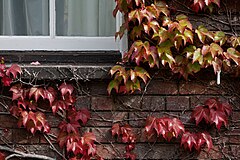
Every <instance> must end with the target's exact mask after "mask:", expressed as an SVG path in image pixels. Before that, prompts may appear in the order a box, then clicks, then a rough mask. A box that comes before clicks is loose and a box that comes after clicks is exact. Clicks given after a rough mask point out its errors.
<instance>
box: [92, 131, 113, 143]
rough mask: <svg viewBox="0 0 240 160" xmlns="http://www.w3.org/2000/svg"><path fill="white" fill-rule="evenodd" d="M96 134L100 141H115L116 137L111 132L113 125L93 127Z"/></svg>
mask: <svg viewBox="0 0 240 160" xmlns="http://www.w3.org/2000/svg"><path fill="white" fill-rule="evenodd" d="M91 130H92V132H93V133H94V135H95V136H96V139H97V141H98V142H100V143H110V142H115V141H116V138H115V137H112V134H111V127H108V128H95V127H94V128H92V129H91Z"/></svg>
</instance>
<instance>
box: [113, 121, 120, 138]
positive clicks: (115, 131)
mask: <svg viewBox="0 0 240 160" xmlns="http://www.w3.org/2000/svg"><path fill="white" fill-rule="evenodd" d="M120 131H121V130H120V125H119V124H118V123H115V124H114V125H113V126H112V129H111V132H112V136H115V135H117V136H119V135H120V134H121V132H120Z"/></svg>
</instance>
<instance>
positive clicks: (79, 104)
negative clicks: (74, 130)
mask: <svg viewBox="0 0 240 160" xmlns="http://www.w3.org/2000/svg"><path fill="white" fill-rule="evenodd" d="M90 99H91V98H90V97H89V96H78V97H77V99H76V104H75V106H76V109H77V110H79V109H82V108H86V109H88V110H90V105H91V100H90Z"/></svg>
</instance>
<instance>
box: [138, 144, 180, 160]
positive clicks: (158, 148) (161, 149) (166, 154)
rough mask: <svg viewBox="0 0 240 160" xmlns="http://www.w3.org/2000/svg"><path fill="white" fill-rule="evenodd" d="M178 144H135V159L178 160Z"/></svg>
mask: <svg viewBox="0 0 240 160" xmlns="http://www.w3.org/2000/svg"><path fill="white" fill-rule="evenodd" d="M179 146H180V145H179V144H177V145H176V144H150V143H149V144H146V143H145V144H141V143H137V144H136V148H135V150H134V152H135V153H137V159H156V160H157V159H179V155H178V154H176V152H177V151H178V149H179Z"/></svg>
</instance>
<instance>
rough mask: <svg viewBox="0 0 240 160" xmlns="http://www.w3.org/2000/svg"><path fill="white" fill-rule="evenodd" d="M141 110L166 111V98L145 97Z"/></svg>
mask: <svg viewBox="0 0 240 160" xmlns="http://www.w3.org/2000/svg"><path fill="white" fill-rule="evenodd" d="M141 109H142V110H143V111H162V110H165V98H164V97H162V96H144V97H143V101H142V107H141Z"/></svg>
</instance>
